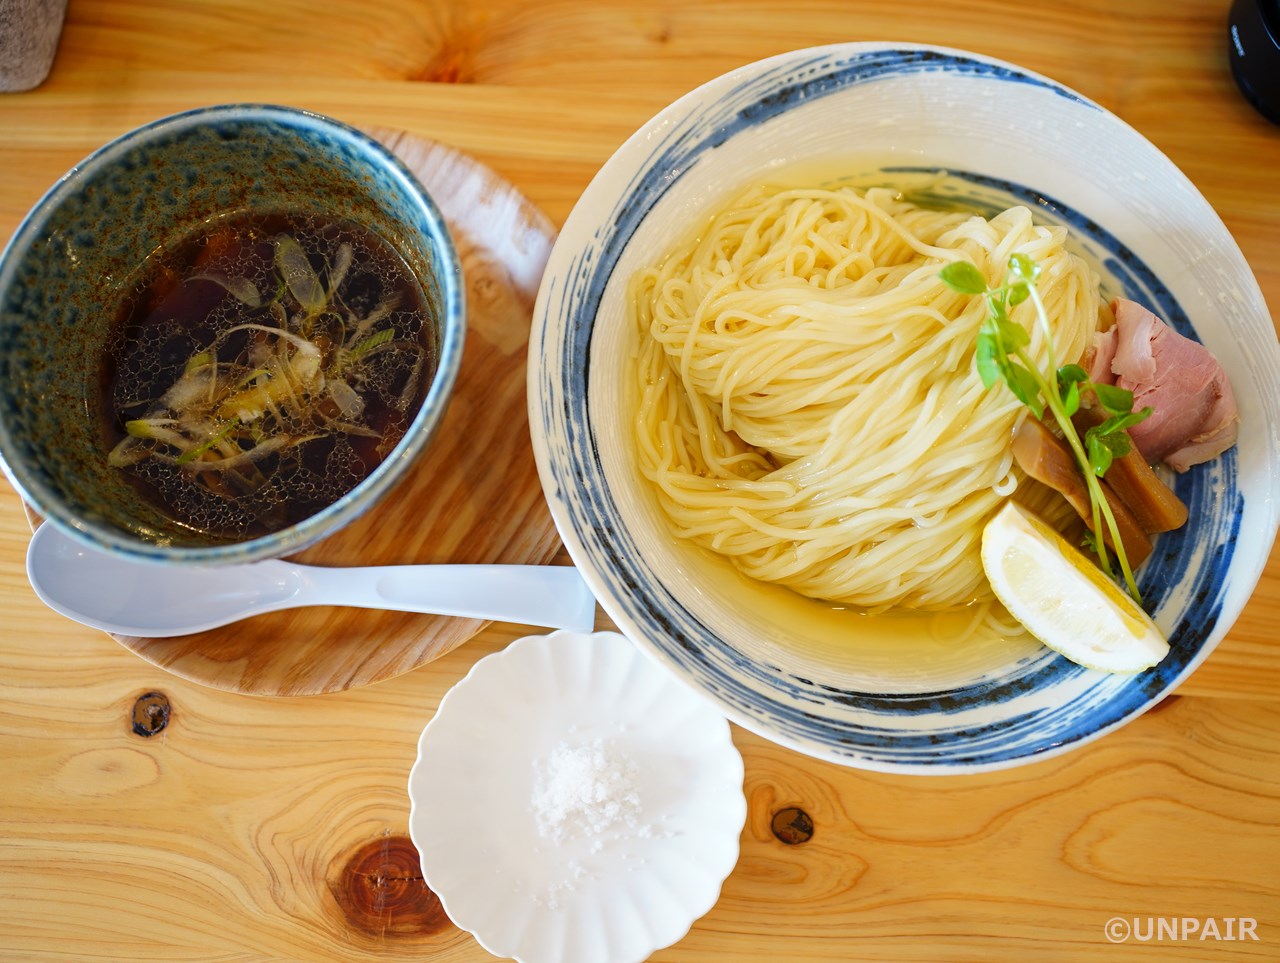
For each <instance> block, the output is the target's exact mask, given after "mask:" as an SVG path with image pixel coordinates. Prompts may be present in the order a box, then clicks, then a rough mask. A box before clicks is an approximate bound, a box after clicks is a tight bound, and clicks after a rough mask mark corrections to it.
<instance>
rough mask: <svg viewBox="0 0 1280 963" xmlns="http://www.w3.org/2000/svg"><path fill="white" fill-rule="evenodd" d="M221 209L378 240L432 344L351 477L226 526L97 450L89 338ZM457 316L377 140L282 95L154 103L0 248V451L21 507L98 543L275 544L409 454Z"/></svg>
mask: <svg viewBox="0 0 1280 963" xmlns="http://www.w3.org/2000/svg"><path fill="white" fill-rule="evenodd" d="M233 213H234V214H236V215H237V216H239V215H245V216H261V217H269V216H276V215H282V214H284V215H296V216H300V217H314V218H319V219H323V220H325V221H328V222H332V223H346V224H349V225H354V226H355V227H356V228H358V229H360V230H363V231H366V232H369V233H372V234H374V235H377V236H378V237H380V238H381V239H383V240H384V241H386V242H388V243H389V245H390V247H391V248H392V249H393V250H394V251H395V252H396V253H397V254H398V255H399V257H400V258H401V259H402V260H403V262H404V264H405V265H406V266H407V269H408V272H409V274H410V275H411V276H412V279H414V280H415V281H416V283H417V284H418V285H420V287H421V289H422V295H423V301H424V304H425V305H426V309H427V310H426V315H427V318H428V320H427V322H426V325H427V326H428V332H427V335H426V337H425V340H426V341H428V342H431V343H432V344H431V346H430V350H429V351H428V352H427V355H424V357H426V356H428V355H433V356H434V368H432V366H431V363H430V362H428V364H427V366H426V368H425V370H426V371H427V372H429V374H428V375H427V377H429V379H430V380H429V381H428V382H426V384H425V392H424V393H423V391H422V390H420V392H419V396H420V397H422V401H421V406H420V407H419V408H418V409H417V412H416V414H415V415H412V417H411V419H410V420H409V422H408V426H407V429H406V430H405V432H404V434H403V436H402V437H401V438H400V439H399V441H398V443H396V444H395V446H394V448H392V449H391V450H390V451H389V452H386V453H385V455H384V457H383V458H382V460H381V461H380V462H379V463H378V464H377V465H376V467H375V468H373V470H372V471H370V472H369V473H368V474H367V475H366V476H365V477H364V478H363V480H361V481H360V482H359V483H358V484H356V485H355V486H354V487H353V488H351V489H350V490H349V491H346V492H345V494H341V495H340V497H337V499H336V500H335V501H332V502H331V503H329V504H328V505H327V506H326V507H323V508H320V509H319V510H317V511H315V512H314V514H311V515H310V516H309V517H305V518H302V519H300V520H297V519H294V520H290V523H289V524H287V525H286V526H285V527H283V528H278V529H277V530H275V531H271V532H269V533H267V534H258V533H253V534H246V535H245V536H243V537H238V536H235V535H232V536H231V537H230V540H228V538H227V537H225V536H222V537H218V536H209V535H207V534H206V533H204V532H202V531H200V530H197V529H195V528H193V527H192V526H191V525H188V524H185V523H184V519H182V518H177V517H174V513H172V512H169V511H165V510H163V509H162V508H161V507H159V506H158V505H157V504H155V503H154V502H153V501H152V500H151V499H148V498H145V497H143V496H142V495H141V494H140V491H139V487H138V486H137V485H135V484H133V483H132V482H131V481H130V480H129V478H128V477H127V473H126V472H125V471H122V470H121V469H120V468H118V467H112V466H110V465H109V464H108V461H107V451H108V449H109V447H110V446H109V445H106V446H104V443H103V439H102V433H103V429H102V418H103V414H102V412H101V411H100V408H101V407H102V406H101V405H99V404H98V403H97V401H96V399H97V398H98V397H100V394H101V390H102V383H103V377H104V375H103V362H102V360H101V359H102V358H103V356H104V352H105V346H106V345H107V343H108V339H109V338H111V337H112V336H113V326H115V325H116V324H118V317H117V316H118V314H119V311H120V305H121V303H122V299H123V298H124V297H125V296H126V292H128V291H129V290H130V285H132V284H135V283H136V276H137V272H138V271H139V270H140V268H141V266H142V265H143V264H144V262H146V261H147V258H148V257H149V256H150V255H152V254H153V253H154V252H156V251H158V250H161V249H164V248H166V247H171V246H172V245H175V244H179V243H181V242H182V240H183V239H184V238H188V237H192V236H195V235H197V234H198V233H199V232H200V231H201V229H202V228H203V227H204V226H205V225H208V224H212V223H216V222H218V220H219V219H221V218H225V217H226V216H228V215H231V214H233ZM320 277H321V278H322V279H323V277H324V273H323V269H320ZM277 296H278V295H277ZM465 325H466V317H465V308H464V303H463V285H462V274H461V268H460V265H459V260H458V255H457V252H456V251H455V248H454V244H453V242H452V240H451V238H450V236H449V232H448V229H447V227H446V225H445V222H444V219H443V217H442V216H441V214H440V212H439V210H438V209H437V207H436V205H435V203H434V202H433V201H432V199H431V197H430V196H429V195H428V194H427V192H426V190H425V189H424V188H423V186H422V185H421V184H420V183H419V182H418V181H417V180H416V179H415V178H414V176H413V175H412V174H411V173H410V172H409V171H408V169H407V168H405V167H404V165H403V164H401V163H400V161H399V160H397V159H396V158H395V157H394V156H393V155H392V154H391V153H390V152H389V151H388V150H387V149H386V148H385V147H383V146H382V145H381V144H379V143H377V142H376V141H374V140H372V139H371V138H370V137H368V136H366V135H365V134H363V133H361V132H360V131H358V130H355V129H354V128H352V127H349V126H347V125H345V124H342V123H340V122H338V121H335V120H332V119H330V118H327V117H323V116H320V115H318V114H315V113H311V112H308V111H303V110H298V109H293V108H289V107H282V106H272V105H256V104H232V105H222V106H215V107H208V108H201V109H197V110H192V111H189V112H186V113H182V114H177V115H174V116H171V117H166V118H163V119H160V120H157V121H154V122H152V123H149V124H146V125H145V126H142V127H140V128H138V129H136V130H133V131H131V132H129V133H127V134H124V135H123V136H121V137H119V138H118V139H116V140H113V141H112V142H110V143H109V144H107V145H106V146H105V147H103V148H101V149H100V150H98V151H96V152H95V153H93V154H92V155H90V156H89V157H87V158H86V159H85V160H84V161H82V162H81V163H79V164H77V165H76V166H75V167H74V168H72V169H71V170H70V171H69V172H68V173H67V174H66V175H65V176H63V177H62V178H61V179H60V180H59V181H58V182H57V183H56V184H55V185H54V186H53V187H52V188H51V189H50V190H49V191H48V193H46V194H45V196H44V197H43V198H42V199H41V200H40V201H39V202H38V203H37V204H36V206H35V207H34V208H33V209H32V211H31V212H30V213H29V214H28V215H27V217H26V218H25V220H24V221H23V222H22V223H21V225H20V226H19V227H18V229H17V232H16V233H15V234H14V236H13V238H12V240H11V241H10V242H9V245H8V247H7V248H6V249H5V251H4V254H3V256H2V257H0V456H2V457H3V461H4V466H5V471H6V474H7V476H8V477H9V479H10V481H11V482H12V484H13V485H14V487H15V488H16V489H17V490H18V492H19V493H20V494H21V495H22V497H23V498H24V499H25V500H26V501H27V503H28V504H29V505H31V507H32V508H34V509H35V510H36V511H38V512H39V513H40V514H42V515H43V516H45V517H46V519H48V520H49V521H50V522H52V523H53V524H55V525H58V526H59V527H60V528H62V529H64V530H65V531H67V532H68V533H70V534H72V535H73V536H75V537H76V538H78V539H80V540H82V541H84V542H87V543H90V544H93V545H96V546H97V547H99V548H104V549H106V550H108V551H112V552H120V553H125V554H127V555H130V556H135V557H141V558H146V559H152V560H156V561H166V562H189V563H199V564H212V563H220V562H249V561H254V560H257V559H262V558H268V557H273V556H280V555H287V554H290V553H292V552H295V551H297V550H299V549H301V548H303V547H304V546H306V545H308V544H310V543H312V542H314V541H316V540H318V539H320V538H323V537H324V536H326V535H328V534H330V533H332V532H334V531H335V530H337V529H338V528H340V527H341V526H343V525H344V524H346V523H347V522H349V521H351V520H352V519H354V518H355V517H357V516H358V515H360V514H361V513H363V512H364V511H365V510H367V509H368V508H369V507H370V506H372V505H373V504H374V503H375V502H377V501H378V500H379V499H380V498H381V497H382V496H383V495H384V494H385V493H386V492H387V491H388V490H389V489H390V488H391V487H392V486H393V485H394V484H395V482H396V481H397V480H398V479H399V478H400V476H402V475H403V474H404V473H405V472H406V471H407V470H409V468H410V466H412V465H413V464H414V463H415V462H416V461H417V460H419V458H420V456H421V455H422V454H423V452H424V451H425V450H426V449H427V448H428V445H429V442H430V439H431V437H432V435H433V433H434V432H435V430H436V428H437V426H438V424H439V423H440V420H441V418H442V416H443V414H444V411H445V407H446V405H447V402H448V400H449V397H450V393H451V391H452V389H453V386H454V382H455V380H456V377H457V374H458V369H459V366H460V364H461V358H462V346H463V341H464V336H465ZM178 370H179V371H181V370H182V369H181V367H179V368H178ZM135 417H136V416H135Z"/></svg>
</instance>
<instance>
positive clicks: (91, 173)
mask: <svg viewBox="0 0 1280 963" xmlns="http://www.w3.org/2000/svg"><path fill="white" fill-rule="evenodd" d="M220 124H231V125H244V126H249V127H252V126H259V125H260V126H262V127H264V128H274V129H276V130H278V131H283V132H287V133H288V136H290V137H291V138H302V139H307V138H311V139H313V140H314V139H315V138H330V139H332V140H333V141H334V142H335V143H337V144H338V145H340V146H341V148H342V149H343V150H344V151H345V152H347V154H348V156H355V157H358V158H359V159H360V163H362V164H365V165H368V166H369V167H370V169H375V170H377V171H378V172H379V173H380V175H381V176H384V177H386V178H388V179H389V180H390V182H391V183H393V184H394V185H395V186H396V188H397V189H398V191H399V192H400V195H401V196H402V197H403V198H405V199H407V200H408V201H409V203H410V205H411V206H412V212H411V214H410V215H408V216H411V217H413V218H415V219H417V220H418V221H419V222H420V223H421V224H422V225H423V232H424V235H425V236H426V237H427V238H428V240H429V242H430V252H429V257H430V261H431V265H432V268H433V274H434V275H435V277H436V280H437V282H438V284H439V288H440V296H441V298H440V301H441V303H440V305H439V311H440V316H441V317H440V325H439V337H438V343H437V350H438V359H437V367H436V371H435V374H434V376H433V379H432V382H431V384H430V386H429V387H428V390H427V393H426V396H425V398H424V399H423V402H422V405H421V407H420V408H419V410H418V412H417V414H416V415H415V417H414V419H413V420H412V422H411V423H410V425H409V426H408V428H407V429H406V431H405V435H404V437H403V438H401V440H400V441H399V443H398V444H397V445H396V447H395V448H394V449H393V450H392V451H391V452H390V453H389V454H388V455H387V457H386V458H384V459H383V461H382V462H381V463H380V464H379V465H378V466H377V467H376V468H375V469H374V471H372V472H370V473H369V474H368V475H367V476H366V477H365V478H364V479H363V480H362V481H361V482H360V483H359V484H357V485H356V486H355V487H354V488H352V489H351V490H350V491H348V492H347V493H346V494H344V495H342V496H341V497H339V498H338V499H336V500H335V501H333V502H332V503H330V504H329V505H328V506H326V507H325V508H323V509H321V510H320V511H318V512H316V513H315V514H313V515H311V516H309V517H307V518H305V519H303V520H302V521H300V522H297V523H295V524H293V525H290V526H287V527H285V528H282V529H279V530H278V531H275V532H272V533H269V534H266V535H261V536H257V537H253V538H248V539H243V540H239V541H231V542H223V543H216V544H168V543H157V542H151V541H146V540H143V539H140V538H138V537H136V536H134V535H132V534H131V533H129V532H126V531H124V530H123V529H121V528H119V527H117V526H114V525H111V524H104V523H103V522H102V521H100V520H97V519H94V518H88V517H85V515H84V514H82V513H77V512H75V511H74V510H71V509H69V508H68V506H66V504H65V503H64V500H63V498H62V497H61V495H60V494H59V493H58V492H57V491H55V490H54V489H53V487H52V486H51V485H49V484H47V483H46V482H45V481H44V479H43V478H42V477H41V475H40V474H39V473H37V472H34V471H32V470H30V469H29V467H28V466H27V465H26V464H25V463H24V460H23V458H22V457H20V451H19V447H18V445H17V443H16V441H15V438H14V437H13V434H12V433H11V431H10V426H9V425H8V424H7V423H6V422H5V421H4V419H0V468H3V470H4V473H5V476H6V478H7V479H8V480H9V482H10V484H12V485H13V487H14V488H15V489H16V490H17V491H18V493H19V494H20V495H21V496H22V498H23V499H24V501H25V502H26V503H27V504H28V505H30V506H31V507H32V508H33V509H34V510H35V511H36V512H38V513H39V514H40V515H42V516H43V517H44V518H45V519H47V520H48V521H50V522H52V523H53V524H55V525H57V526H58V527H59V528H61V529H62V530H64V531H65V532H67V533H68V534H70V535H71V536H72V537H74V538H76V539H78V540H79V541H81V542H82V543H85V544H88V545H91V546H93V547H95V548H98V549H102V550H106V551H110V552H119V553H122V554H126V555H129V556H132V557H136V558H140V559H144V560H148V561H156V562H181V563H184V564H186V563H190V564H201V565H204V564H220V563H241V562H251V561H256V560H259V559H263V558H273V557H278V556H281V555H288V554H291V553H294V552H297V551H299V550H301V549H302V548H304V547H306V546H308V545H310V544H312V543H314V542H316V541H318V540H320V539H322V538H324V537H325V536H327V535H330V534H332V533H333V532H335V531H337V530H338V529H340V528H341V527H342V526H344V525H345V524H347V523H348V522H350V521H352V520H353V519H355V518H357V517H358V516H359V515H361V514H363V513H364V512H365V511H367V510H368V509H369V508H371V507H372V506H373V505H374V504H375V503H377V502H378V501H379V500H380V499H381V498H382V497H383V496H384V495H386V493H387V492H388V491H389V490H390V489H391V488H392V487H393V486H394V485H395V484H396V482H397V481H399V479H400V478H401V476H402V475H403V473H404V472H405V471H407V470H409V469H410V466H411V465H412V464H413V463H414V462H415V459H416V458H417V457H418V456H419V455H420V454H421V453H422V452H423V451H424V450H425V449H426V448H427V446H428V444H429V442H430V439H431V437H432V435H433V434H434V432H435V430H436V428H437V427H438V425H439V423H440V421H441V419H442V418H443V416H444V411H445V408H446V406H447V404H448V401H449V398H450V395H451V393H452V390H453V386H454V384H455V382H456V379H457V375H458V370H459V368H460V366H461V360H462V349H463V343H464V340H465V329H466V309H465V288H464V285H463V281H462V267H461V262H460V260H459V256H458V253H457V250H456V248H455V246H454V242H453V239H452V237H451V235H450V233H449V229H448V226H447V224H446V223H445V219H444V217H443V215H442V214H441V212H440V210H439V208H438V207H437V206H436V203H435V201H434V200H433V199H432V198H431V196H430V194H429V193H428V192H427V190H426V188H425V187H424V186H423V185H422V184H421V183H420V182H419V180H418V179H417V177H416V176H415V175H414V174H413V173H412V172H411V171H410V170H409V169H408V168H407V167H406V166H405V165H404V163H403V162H401V161H400V159H399V158H397V157H396V156H395V155H394V154H393V153H392V152H391V151H390V150H389V149H388V148H387V147H385V146H384V145H383V144H381V143H379V142H378V141H376V140H375V139H373V138H372V137H370V136H369V135H368V134H366V133H364V132H363V131H361V130H358V129H357V128H355V127H352V126H350V125H349V124H346V123H344V122H342V121H340V120H337V119H335V118H332V117H328V116H326V115H324V114H320V113H317V112H315V111H311V110H305V109H302V108H298V107H292V106H287V105H282V104H272V103H254V102H245V103H225V104H217V105H212V106H205V107H197V108H193V109H190V110H186V111H182V112H179V113H175V114H171V115H168V116H164V117H160V118H157V119H156V120H153V121H149V122H147V123H145V124H142V125H140V126H138V127H135V128H133V129H132V130H129V131H127V132H126V133H124V134H121V135H120V136H118V137H116V138H114V139H112V140H111V141H109V142H108V143H106V144H104V145H103V146H102V147H99V148H98V149H97V150H95V151H93V152H92V153H91V154H89V155H88V156H87V157H86V158H85V159H84V160H82V161H80V162H79V163H77V164H76V165H75V166H74V167H72V168H71V169H70V170H69V171H67V172H66V173H65V174H64V175H63V176H62V177H60V178H59V179H58V180H57V181H56V182H55V183H54V184H53V185H52V186H51V187H50V188H49V189H48V191H46V192H45V194H44V195H43V196H42V197H41V198H40V199H39V201H37V202H36V204H35V205H34V206H33V207H32V209H31V210H30V211H29V212H28V213H27V215H26V216H25V217H24V218H23V220H22V221H21V223H20V224H19V225H18V228H17V230H16V231H15V232H14V234H13V236H12V238H11V239H10V240H9V243H8V244H7V246H6V247H5V249H4V251H3V252H2V253H0V295H3V293H4V292H5V291H6V290H7V289H8V288H9V286H10V285H11V284H12V283H13V281H14V277H15V275H16V274H17V272H18V270H19V266H20V263H21V262H22V261H23V259H24V258H27V257H30V256H33V252H34V250H35V249H36V247H37V245H38V244H39V243H40V242H41V240H42V239H43V238H44V237H46V236H47V235H48V234H49V231H50V225H51V224H54V223H56V219H57V217H58V212H59V206H60V205H61V204H63V202H64V201H65V200H66V199H67V198H69V197H72V196H74V195H75V194H76V193H77V192H80V191H82V190H83V189H84V187H85V186H86V185H90V184H93V183H95V179H97V178H101V177H102V176H104V172H105V171H107V170H108V169H109V168H110V167H111V165H113V164H117V163H119V162H120V161H121V160H122V159H125V158H127V157H128V155H129V154H130V152H131V151H133V150H135V149H136V148H138V147H140V146H145V145H147V144H149V143H152V142H163V141H164V139H165V138H169V137H175V136H180V135H181V134H182V133H183V132H185V131H189V130H192V129H196V128H201V127H204V126H205V125H220Z"/></svg>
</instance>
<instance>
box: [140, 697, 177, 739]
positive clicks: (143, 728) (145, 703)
mask: <svg viewBox="0 0 1280 963" xmlns="http://www.w3.org/2000/svg"><path fill="white" fill-rule="evenodd" d="M170 711H171V707H170V705H169V697H168V696H166V695H165V694H164V693H163V692H144V693H143V694H142V695H140V696H138V698H137V700H136V701H135V702H134V703H133V731H134V734H135V735H139V736H142V737H144V738H147V737H150V736H154V735H155V734H156V733H157V732H162V731H163V730H164V728H165V726H167V725H168V724H169V713H170Z"/></svg>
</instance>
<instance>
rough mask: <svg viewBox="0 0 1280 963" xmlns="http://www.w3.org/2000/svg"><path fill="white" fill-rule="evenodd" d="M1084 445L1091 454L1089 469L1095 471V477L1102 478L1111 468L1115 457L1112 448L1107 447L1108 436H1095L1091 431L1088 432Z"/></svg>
mask: <svg viewBox="0 0 1280 963" xmlns="http://www.w3.org/2000/svg"><path fill="white" fill-rule="evenodd" d="M1084 443H1085V448H1086V449H1087V450H1088V452H1089V467H1090V468H1092V469H1093V473H1094V474H1095V475H1097V476H1098V477H1099V478H1101V477H1102V476H1103V475H1105V474H1106V473H1107V469H1108V468H1110V467H1111V462H1112V459H1113V458H1114V457H1115V455H1114V454H1113V452H1112V451H1111V448H1110V447H1109V446H1108V445H1107V442H1106V435H1095V434H1094V433H1093V432H1091V431H1090V432H1087V433H1086V434H1085V438H1084Z"/></svg>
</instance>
